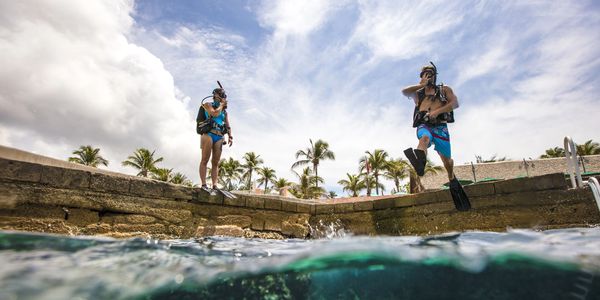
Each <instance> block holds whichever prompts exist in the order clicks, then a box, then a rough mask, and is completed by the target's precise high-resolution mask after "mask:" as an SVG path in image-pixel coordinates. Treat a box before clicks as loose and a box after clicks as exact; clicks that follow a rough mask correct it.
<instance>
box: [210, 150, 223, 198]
mask: <svg viewBox="0 0 600 300" xmlns="http://www.w3.org/2000/svg"><path fill="white" fill-rule="evenodd" d="M222 150H223V139H220V140H218V141H217V142H215V143H214V144H213V145H212V154H213V155H212V160H211V170H210V171H211V173H210V179H211V181H212V186H213V187H215V186H217V182H218V181H219V161H220V160H221V151H222Z"/></svg>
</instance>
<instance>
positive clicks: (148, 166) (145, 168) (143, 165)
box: [121, 148, 163, 177]
mask: <svg viewBox="0 0 600 300" xmlns="http://www.w3.org/2000/svg"><path fill="white" fill-rule="evenodd" d="M154 152H156V150H155V151H152V152H150V150H148V149H146V148H139V149H137V150H135V152H133V155H130V156H129V157H127V160H125V161H123V162H122V163H121V164H122V165H123V166H130V167H134V168H136V169H138V170H139V172H138V173H137V176H142V177H148V172H149V171H151V170H152V169H154V168H156V166H155V165H156V163H159V162H161V161H163V158H162V157H159V158H157V159H154Z"/></svg>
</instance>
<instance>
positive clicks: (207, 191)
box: [200, 185, 215, 196]
mask: <svg viewBox="0 0 600 300" xmlns="http://www.w3.org/2000/svg"><path fill="white" fill-rule="evenodd" d="M200 189H201V190H202V191H204V192H206V193H207V194H209V195H213V196H214V195H215V193H213V191H212V190H211V189H210V188H209V187H208V186H206V185H203V186H201V187H200Z"/></svg>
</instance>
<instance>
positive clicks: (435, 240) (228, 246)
mask: <svg viewBox="0 0 600 300" xmlns="http://www.w3.org/2000/svg"><path fill="white" fill-rule="evenodd" d="M321 225H322V226H323V227H324V228H325V234H324V236H327V237H330V239H321V240H296V239H292V240H262V239H243V238H225V237H211V238H204V239H197V240H169V241H157V240H145V239H130V240H114V239H109V238H98V237H84V238H82V237H76V238H73V237H64V236H54V235H43V234H24V233H15V232H0V264H1V265H2V268H1V269H0V299H111V300H112V299H197V298H200V299H207V298H208V299H240V298H246V299H257V298H266V299H399V298H402V299H599V298H598V297H599V296H598V295H600V278H598V276H600V228H576V229H563V230H550V231H544V232H536V231H530V230H515V231H511V232H508V233H492V232H466V233H462V234H458V233H455V234H452V233H449V234H445V235H441V236H433V237H416V236H405V237H357V236H348V235H345V233H343V232H340V231H339V230H337V229H336V227H335V226H330V225H323V224H321ZM327 228H330V230H329V231H327ZM332 237H336V238H332Z"/></svg>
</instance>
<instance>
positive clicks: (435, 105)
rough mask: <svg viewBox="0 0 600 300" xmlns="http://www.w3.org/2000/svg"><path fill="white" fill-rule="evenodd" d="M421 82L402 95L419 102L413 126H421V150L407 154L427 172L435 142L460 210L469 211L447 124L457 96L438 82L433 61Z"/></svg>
mask: <svg viewBox="0 0 600 300" xmlns="http://www.w3.org/2000/svg"><path fill="white" fill-rule="evenodd" d="M419 77H420V81H419V84H417V85H412V86H408V87H406V88H404V89H403V90H402V94H404V95H405V96H407V97H409V98H412V99H413V100H414V102H415V110H414V114H413V127H416V128H417V138H418V139H419V145H418V146H417V149H414V150H413V149H412V148H408V149H406V150H404V154H405V155H406V157H407V158H408V160H409V161H410V163H411V164H412V165H413V167H414V169H415V171H416V173H417V175H419V176H423V175H424V174H425V165H426V164H427V148H429V147H430V146H431V144H433V145H435V150H436V151H437V153H438V154H439V156H440V158H441V159H442V162H443V163H444V167H445V168H446V171H447V172H448V180H449V181H450V183H449V187H450V192H451V194H452V199H454V204H455V206H456V208H457V209H458V210H461V211H462V210H469V209H470V208H471V204H470V203H469V200H468V198H467V196H466V194H465V193H464V191H463V189H462V186H461V185H460V183H459V182H458V180H457V179H456V176H455V175H454V171H453V168H454V161H453V160H452V155H451V148H450V134H449V133H448V125H447V123H452V122H454V113H453V110H454V109H455V108H458V100H457V98H456V95H455V94H454V92H453V91H452V89H451V88H450V87H449V86H445V85H443V84H442V85H436V81H437V68H436V67H435V65H434V64H433V63H431V65H428V66H424V67H423V68H422V69H421V73H420V75H419Z"/></svg>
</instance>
